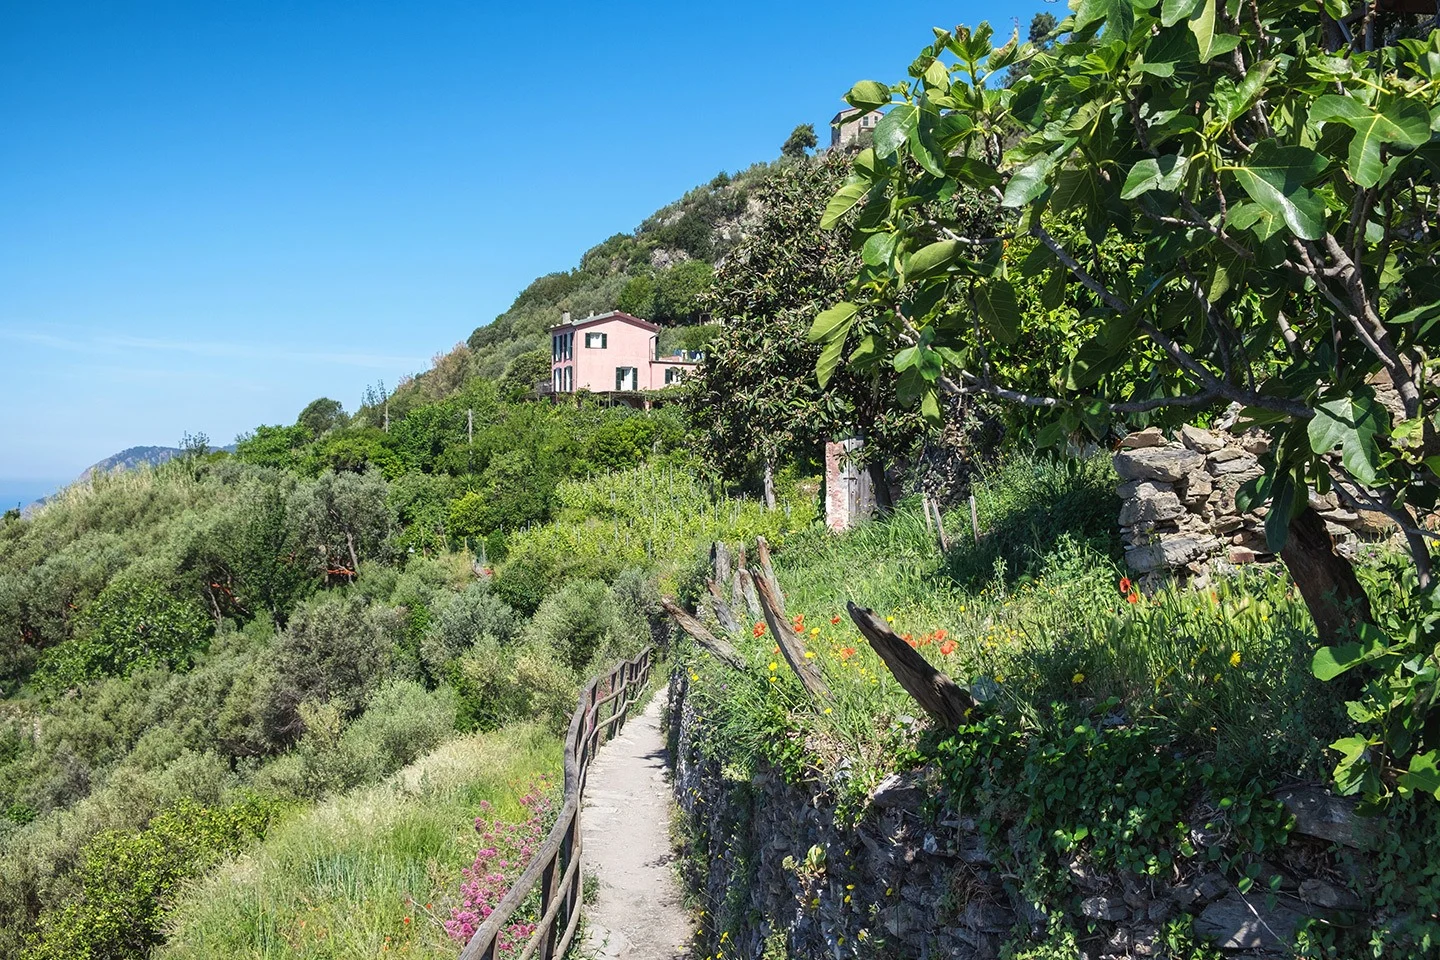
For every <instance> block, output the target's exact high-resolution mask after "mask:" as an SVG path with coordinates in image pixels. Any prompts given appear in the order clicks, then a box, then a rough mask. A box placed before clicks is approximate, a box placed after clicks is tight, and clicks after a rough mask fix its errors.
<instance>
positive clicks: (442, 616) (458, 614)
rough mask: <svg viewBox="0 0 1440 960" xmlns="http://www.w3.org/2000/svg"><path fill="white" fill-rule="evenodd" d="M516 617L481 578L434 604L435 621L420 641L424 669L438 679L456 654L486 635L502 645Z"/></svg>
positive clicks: (516, 624)
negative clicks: (459, 592)
mask: <svg viewBox="0 0 1440 960" xmlns="http://www.w3.org/2000/svg"><path fill="white" fill-rule="evenodd" d="M518 629H519V618H518V617H517V615H516V613H515V611H514V609H513V608H512V607H511V606H510V605H509V604H507V603H506V602H505V601H504V600H501V599H500V598H499V597H497V596H496V595H495V594H494V593H492V592H491V590H490V587H489V585H488V584H487V583H485V582H483V581H477V582H475V583H472V584H471V585H470V586H469V587H467V588H466V589H465V592H464V593H461V594H455V595H451V596H450V597H448V598H446V599H445V600H444V601H443V602H439V603H437V605H436V610H435V615H434V620H433V622H432V623H431V625H430V626H429V628H428V629H427V630H426V632H425V634H424V636H423V638H422V639H421V641H420V657H421V662H422V663H423V664H424V666H425V669H426V671H427V672H428V673H429V675H430V676H431V677H434V678H436V679H438V678H439V677H440V676H441V675H442V674H443V673H444V670H445V666H446V664H448V663H449V662H450V661H451V660H453V659H454V658H455V657H457V656H459V655H460V654H461V653H463V652H465V651H466V650H468V649H469V648H470V647H471V646H472V645H474V644H476V643H478V642H480V641H481V640H482V639H486V638H488V639H489V640H492V641H494V642H495V643H496V644H498V645H500V646H503V645H505V644H508V643H509V642H510V641H511V640H513V639H514V638H515V635H516V632H517V631H518Z"/></svg>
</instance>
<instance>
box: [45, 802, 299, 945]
mask: <svg viewBox="0 0 1440 960" xmlns="http://www.w3.org/2000/svg"><path fill="white" fill-rule="evenodd" d="M275 812H276V808H275V805H274V803H272V802H267V801H265V800H263V799H260V798H258V797H247V798H245V799H242V800H239V801H236V802H235V803H233V804H231V805H229V806H226V807H219V808H212V807H202V806H200V805H199V804H196V803H195V802H193V801H188V800H187V801H181V802H180V803H178V804H176V805H175V806H174V807H173V808H171V809H168V810H166V811H165V812H164V813H161V814H160V815H159V816H157V817H155V819H153V820H151V821H150V824H149V826H147V827H146V828H145V829H144V830H140V831H136V832H124V831H108V832H106V833H102V834H100V835H99V836H97V837H95V838H94V839H93V840H91V841H90V842H89V843H87V844H86V845H85V848H84V849H83V850H82V851H81V853H80V867H79V869H78V871H77V872H78V873H79V884H80V891H81V892H80V897H79V898H77V899H73V900H69V901H67V902H66V903H65V904H64V906H62V907H61V908H59V909H58V910H53V911H48V912H47V913H46V914H45V915H43V916H42V917H41V918H40V924H39V928H40V935H39V936H38V937H37V938H36V939H35V942H34V944H33V946H32V947H31V948H30V949H28V950H27V951H26V952H25V954H24V956H25V960H62V958H63V960H74V958H76V957H86V958H94V960H122V958H131V957H144V956H148V954H149V951H150V950H151V948H153V947H155V946H156V945H158V944H159V943H161V942H163V928H164V922H165V917H166V913H167V912H168V911H169V909H170V908H171V907H172V906H173V902H174V898H175V895H176V893H177V892H178V891H177V888H178V887H179V885H180V883H181V882H182V881H184V880H187V879H189V878H191V877H193V876H196V875H197V874H199V873H200V872H201V871H202V870H204V869H206V868H208V867H210V866H213V865H214V864H215V863H216V862H218V861H219V860H221V859H223V858H224V857H225V856H227V855H229V854H233V853H236V852H238V851H239V850H242V849H244V848H245V847H246V846H247V845H248V844H250V843H251V842H253V841H254V840H256V839H258V838H259V837H260V836H262V835H263V834H264V832H265V828H266V826H267V825H268V824H269V822H270V820H271V819H272V818H273V817H274V815H275Z"/></svg>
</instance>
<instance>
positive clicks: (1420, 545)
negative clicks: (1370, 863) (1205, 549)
mask: <svg viewBox="0 0 1440 960" xmlns="http://www.w3.org/2000/svg"><path fill="white" fill-rule="evenodd" d="M1072 6H1073V8H1074V10H1075V12H1074V14H1073V15H1072V16H1070V17H1068V18H1066V19H1065V20H1064V21H1062V22H1061V23H1059V24H1057V25H1056V26H1055V31H1056V32H1057V33H1059V34H1062V35H1063V36H1062V37H1061V39H1060V42H1057V43H1054V44H1053V45H1050V46H1048V48H1047V44H1048V43H1049V41H1050V40H1051V39H1052V38H1051V37H1049V36H1045V37H1041V38H1038V42H1037V41H1036V40H1034V39H1032V42H1029V43H1025V44H1021V43H1020V41H1019V37H1018V34H1017V36H1015V37H1014V38H1012V39H1011V40H1010V42H1009V43H1007V44H1005V45H1004V46H1002V47H1000V48H999V49H994V48H992V44H991V40H992V32H991V29H990V27H989V26H988V25H986V24H982V25H981V26H980V27H979V28H976V29H974V30H971V29H969V28H965V27H959V28H956V30H955V31H954V32H950V31H936V35H935V39H934V42H933V43H931V44H929V45H928V46H927V47H925V48H924V49H923V50H922V51H921V53H920V55H919V57H918V58H917V59H916V60H915V61H914V62H913V63H912V64H911V65H910V69H909V76H910V79H908V80H906V81H904V82H902V83H899V84H895V85H893V86H887V85H885V84H882V83H878V82H875V81H870V80H866V81H862V82H860V83H858V84H856V85H855V86H854V88H852V90H851V91H850V93H849V95H848V99H849V102H850V103H851V104H852V105H853V106H855V107H858V108H861V109H866V110H869V109H875V108H879V107H889V108H890V109H889V111H888V113H887V114H886V116H885V118H884V119H883V120H882V121H881V122H880V124H879V126H878V127H877V129H876V131H875V144H874V148H873V149H872V150H867V151H865V152H863V153H862V154H860V155H859V156H858V157H857V158H856V160H855V162H854V165H853V172H852V176H851V178H850V180H849V181H848V182H847V183H846V184H845V185H844V186H843V187H841V188H840V189H839V190H838V191H837V192H836V193H835V195H834V197H833V198H832V200H831V202H830V204H829V206H828V207H827V210H826V215H825V222H826V224H827V225H833V224H837V223H840V222H841V221H842V220H844V218H846V217H847V216H848V215H849V214H850V211H851V210H853V209H855V208H857V207H862V205H863V210H862V212H861V213H860V214H859V216H858V219H857V220H856V221H855V227H854V234H855V242H856V243H857V244H863V248H864V250H865V251H867V253H868V255H867V256H866V261H865V266H864V268H863V269H862V270H860V271H858V273H857V274H856V277H855V280H854V283H853V285H852V291H851V293H852V295H851V297H850V298H849V299H845V300H842V301H841V302H840V303H838V304H837V305H835V306H834V307H832V308H831V309H829V310H827V311H825V312H824V313H822V314H821V315H820V316H819V317H818V318H817V319H816V322H815V324H814V326H813V328H812V331H811V335H812V337H813V339H814V340H816V341H817V342H820V343H823V344H824V348H823V350H822V351H821V354H820V356H819V359H818V361H817V371H818V373H819V379H820V381H821V382H822V383H824V382H826V381H828V380H829V379H830V377H832V376H833V375H834V372H835V371H836V369H837V368H838V367H839V365H840V363H841V361H842V358H843V357H845V356H846V354H847V343H848V344H852V345H853V348H852V349H850V350H849V351H848V357H849V359H848V362H847V365H848V366H849V367H852V368H855V369H858V370H860V371H862V372H873V371H876V370H878V369H881V368H882V367H883V368H886V369H887V370H888V369H889V368H893V370H895V371H896V372H898V373H899V374H900V375H901V382H902V385H904V389H903V390H902V394H903V395H907V396H910V397H913V398H914V399H916V400H917V401H918V402H919V404H920V408H921V409H922V411H924V412H925V413H926V414H927V416H929V417H931V418H932V419H939V417H940V415H941V405H940V402H939V397H940V394H941V393H942V392H943V393H950V394H961V395H963V394H984V395H987V396H992V397H996V398H999V399H1001V400H1004V401H1007V402H1010V403H1013V404H1020V405H1024V406H1028V407H1031V408H1035V409H1039V410H1043V411H1046V412H1047V414H1048V415H1049V416H1048V419H1049V420H1050V423H1049V426H1048V429H1047V430H1046V432H1045V435H1046V437H1047V439H1048V440H1049V441H1051V442H1059V441H1061V440H1063V439H1065V438H1066V437H1067V436H1068V435H1070V434H1073V433H1075V432H1076V431H1079V430H1081V429H1085V430H1088V431H1090V432H1091V433H1092V434H1094V436H1095V437H1097V438H1103V437H1104V436H1105V434H1106V432H1107V430H1108V428H1109V427H1110V425H1111V424H1113V423H1115V422H1116V421H1117V420H1122V419H1123V418H1125V417H1130V416H1135V415H1146V416H1147V417H1148V418H1150V419H1153V420H1157V421H1160V422H1164V423H1174V422H1177V421H1179V420H1182V419H1185V418H1192V417H1195V416H1196V415H1197V414H1199V415H1214V414H1218V413H1219V412H1220V411H1221V410H1223V409H1224V408H1225V406H1226V405H1228V404H1232V403H1233V404H1238V405H1239V406H1240V407H1242V408H1243V409H1244V415H1245V417H1246V418H1247V422H1250V423H1253V424H1257V425H1261V426H1264V427H1265V428H1267V430H1268V431H1269V434H1270V436H1271V438H1272V440H1273V446H1272V448H1271V450H1270V452H1269V453H1268V454H1267V455H1266V458H1265V466H1266V474H1265V475H1264V476H1263V477H1262V478H1260V479H1259V480H1258V481H1256V482H1254V483H1252V484H1250V485H1249V487H1248V488H1247V489H1246V490H1245V491H1244V492H1243V494H1244V495H1243V496H1242V497H1241V498H1240V501H1241V503H1242V505H1248V504H1264V505H1266V506H1267V507H1268V510H1269V512H1268V514H1267V521H1266V532H1267V535H1268V539H1269V541H1270V547H1271V549H1272V551H1275V552H1279V551H1280V550H1281V548H1282V547H1284V546H1285V544H1286V543H1287V541H1288V540H1289V539H1290V538H1291V526H1292V524H1294V523H1295V522H1296V521H1297V520H1298V519H1299V518H1300V515H1301V514H1302V513H1304V512H1305V511H1306V510H1307V509H1308V508H1307V504H1308V501H1309V496H1308V494H1309V492H1310V491H1314V492H1317V493H1319V494H1325V493H1327V492H1328V491H1330V490H1332V489H1333V490H1334V491H1335V493H1336V494H1337V496H1338V497H1339V499H1340V501H1341V503H1343V504H1344V505H1345V506H1346V507H1347V508H1350V509H1369V510H1374V511H1377V512H1380V513H1383V514H1385V515H1386V516H1387V517H1389V518H1390V519H1391V520H1392V521H1393V522H1394V523H1395V524H1396V525H1397V527H1398V528H1399V529H1400V530H1401V532H1402V533H1403V534H1404V536H1405V538H1406V541H1407V544H1408V549H1409V553H1410V561H1411V564H1412V565H1413V567H1414V571H1415V578H1416V581H1417V586H1418V587H1419V589H1420V590H1421V591H1422V592H1426V593H1428V591H1430V590H1431V589H1432V575H1431V570H1430V546H1429V544H1428V538H1429V537H1430V534H1429V533H1428V532H1427V531H1426V530H1425V529H1424V517H1425V516H1426V515H1427V514H1430V513H1431V512H1432V511H1433V510H1434V509H1435V507H1436V504H1437V499H1440V460H1437V459H1436V458H1435V453H1436V449H1437V447H1436V444H1437V443H1440V431H1437V429H1436V426H1435V416H1436V413H1437V409H1440V400H1437V398H1436V395H1435V393H1434V391H1433V389H1432V382H1431V381H1432V377H1431V372H1430V371H1431V361H1430V359H1429V358H1430V357H1431V356H1433V355H1434V353H1435V351H1436V348H1437V346H1440V342H1437V339H1436V338H1437V336H1440V334H1437V332H1436V331H1437V329H1440V328H1437V327H1436V326H1435V325H1434V323H1433V318H1434V316H1435V314H1436V311H1437V306H1436V302H1437V299H1440V289H1437V287H1436V285H1435V276H1436V270H1435V267H1436V256H1437V247H1436V243H1437V241H1436V232H1435V230H1434V229H1433V226H1434V215H1433V213H1432V208H1433V206H1434V203H1435V198H1436V196H1437V183H1436V169H1437V168H1436V165H1435V156H1436V154H1435V151H1436V139H1435V134H1434V131H1433V129H1432V128H1433V127H1434V124H1433V122H1432V113H1433V112H1434V111H1435V110H1436V109H1437V108H1440V84H1437V83H1436V77H1437V70H1440V33H1437V32H1431V33H1429V34H1428V35H1421V36H1419V37H1414V38H1412V37H1409V36H1407V35H1406V34H1407V32H1408V31H1407V29H1406V28H1407V27H1408V26H1410V25H1411V24H1409V23H1407V22H1406V21H1404V20H1403V19H1402V20H1387V21H1386V22H1385V23H1383V24H1381V26H1382V27H1383V28H1385V29H1383V30H1382V31H1381V33H1380V34H1379V35H1378V36H1380V37H1382V38H1383V39H1384V40H1385V41H1388V45H1384V44H1377V42H1376V37H1377V34H1376V32H1375V28H1376V24H1375V23H1374V22H1373V21H1372V20H1371V17H1372V16H1374V15H1376V11H1371V12H1370V13H1367V14H1366V15H1365V18H1364V23H1365V29H1364V30H1361V31H1356V32H1354V33H1346V32H1344V30H1343V29H1342V28H1340V27H1337V26H1336V20H1334V19H1332V16H1342V17H1343V16H1344V15H1345V14H1347V13H1348V12H1349V7H1350V5H1349V4H1347V3H1328V2H1327V3H1324V4H1322V3H1320V2H1318V0H1312V2H1308V3H1283V2H1253V3H1248V4H1242V3H1237V2H1231V3H1220V2H1218V0H1165V2H1163V3H1162V2H1160V0H1153V2H1148V0H1137V2H1135V3H1130V2H1120V3H1111V2H1088V0H1087V2H1083V3H1078V4H1074V5H1072ZM1417 22H1424V21H1417ZM1433 25H1434V24H1433V21H1430V22H1428V23H1426V26H1425V29H1426V30H1429V29H1430V28H1431V27H1433ZM1022 63H1023V64H1025V65H1026V66H1027V67H1028V69H1027V70H1026V71H1025V72H1024V74H1023V76H1018V77H1015V78H1014V83H1013V84H1012V85H1009V86H997V85H994V84H992V83H991V75H992V74H994V73H996V72H997V71H1000V70H1004V69H1006V68H1009V67H1011V66H1013V65H1016V64H1022ZM967 192H970V193H973V194H974V195H975V196H977V197H985V198H988V202H990V203H996V202H998V204H999V208H1000V209H999V211H998V212H997V214H996V215H995V216H994V217H989V218H980V219H979V220H977V218H976V217H975V216H974V215H973V213H974V204H968V203H967V204H962V205H961V206H960V207H959V208H955V209H951V206H950V205H951V203H952V202H953V198H956V197H964V196H965V195H966V193H967ZM947 198H949V199H947ZM1037 294H1038V295H1037ZM876 327H878V329H875V328H876ZM1057 333H1058V334H1060V336H1058V337H1057V336H1056V334H1057ZM1387 391H1388V394H1389V396H1388V402H1387V396H1386V393H1387ZM1300 586H1301V589H1302V590H1305V591H1306V596H1307V600H1309V602H1310V603H1311V607H1312V610H1316V609H1317V608H1318V606H1319V605H1320V604H1323V603H1326V602H1329V601H1326V600H1324V599H1323V597H1322V596H1321V594H1323V592H1324V589H1323V587H1322V586H1321V585H1320V584H1314V585H1312V584H1311V583H1310V582H1309V581H1308V580H1302V581H1301V583H1300ZM1431 605H1432V602H1431V601H1428V600H1422V601H1421V604H1420V608H1417V609H1416V610H1414V611H1410V612H1409V615H1407V616H1406V617H1405V618H1403V622H1402V623H1401V624H1400V625H1399V628H1398V629H1386V628H1383V627H1379V628H1377V627H1376V626H1375V625H1373V624H1368V623H1362V625H1361V628H1360V633H1359V636H1357V637H1353V638H1341V639H1346V640H1353V642H1344V643H1335V640H1336V639H1337V638H1336V637H1334V636H1330V635H1328V633H1329V631H1328V630H1322V635H1324V636H1323V638H1324V639H1325V641H1326V642H1327V643H1329V644H1331V645H1330V646H1327V647H1325V648H1324V649H1322V650H1320V651H1319V652H1318V653H1317V655H1316V660H1315V670H1316V672H1317V674H1320V675H1322V676H1325V677H1327V678H1328V677H1334V676H1338V675H1339V674H1341V673H1343V672H1345V671H1348V670H1351V669H1354V668H1360V669H1361V674H1362V676H1361V680H1360V682H1361V683H1368V686H1367V690H1366V694H1365V696H1364V698H1363V699H1361V700H1356V701H1355V702H1354V706H1353V711H1354V713H1355V714H1356V715H1363V716H1365V717H1366V718H1367V719H1366V721H1365V722H1366V723H1367V724H1368V728H1367V729H1366V730H1365V731H1364V732H1363V733H1360V734H1358V735H1357V736H1355V737H1352V738H1347V739H1346V740H1344V741H1343V742H1338V743H1336V744H1335V748H1336V749H1337V750H1338V751H1339V752H1340V754H1341V759H1340V763H1339V765H1338V766H1337V768H1336V774H1337V777H1338V779H1339V782H1340V783H1341V784H1342V785H1343V786H1344V787H1345V788H1346V789H1347V790H1348V791H1352V792H1353V791H1363V792H1364V793H1365V794H1366V795H1367V796H1368V797H1370V798H1371V799H1376V800H1378V799H1382V798H1386V797H1388V796H1390V795H1391V794H1393V793H1397V792H1398V793H1399V794H1401V795H1408V794H1409V793H1411V792H1413V791H1421V792H1424V793H1431V794H1433V795H1435V796H1436V797H1437V798H1440V765H1437V764H1440V719H1437V718H1434V717H1431V716H1430V705H1431V704H1432V703H1434V702H1435V699H1436V692H1437V690H1440V665H1437V661H1436V658H1435V651H1436V644H1437V639H1440V634H1437V632H1436V630H1435V629H1434V624H1435V623H1436V619H1435V618H1434V617H1433V616H1432V615H1430V613H1429V612H1428V610H1429V607H1430V606H1431ZM1421 608H1423V609H1421ZM1324 619H1325V618H1323V617H1322V616H1321V615H1320V614H1319V613H1318V612H1317V614H1316V620H1317V622H1319V621H1322V620H1324ZM1356 619H1357V620H1360V621H1364V620H1365V619H1366V618H1365V617H1363V616H1357V617H1356Z"/></svg>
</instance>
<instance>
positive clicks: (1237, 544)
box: [1115, 426, 1389, 584]
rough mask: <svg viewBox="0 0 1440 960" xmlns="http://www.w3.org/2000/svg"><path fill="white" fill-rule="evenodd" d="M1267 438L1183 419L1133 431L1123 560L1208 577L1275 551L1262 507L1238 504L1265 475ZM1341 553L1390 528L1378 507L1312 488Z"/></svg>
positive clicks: (1122, 461)
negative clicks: (1173, 432) (1173, 428)
mask: <svg viewBox="0 0 1440 960" xmlns="http://www.w3.org/2000/svg"><path fill="white" fill-rule="evenodd" d="M1269 444H1270V441H1269V440H1268V439H1267V438H1266V437H1265V435H1264V434H1263V433H1261V432H1259V431H1254V430H1252V431H1249V432H1247V433H1243V434H1238V435H1237V434H1234V433H1230V432H1228V431H1224V430H1202V429H1200V428H1198V427H1191V426H1185V427H1181V428H1180V431H1179V433H1178V436H1177V438H1176V439H1173V440H1171V439H1167V438H1166V437H1165V435H1164V434H1163V433H1162V432H1161V431H1160V430H1159V428H1157V427H1150V428H1148V429H1145V430H1141V431H1139V432H1137V433H1132V434H1130V436H1128V437H1126V438H1125V439H1124V440H1123V441H1121V444H1120V451H1119V452H1118V453H1116V454H1115V472H1116V473H1117V474H1119V476H1120V486H1119V489H1118V490H1117V493H1118V494H1119V496H1120V499H1121V501H1122V503H1121V507H1120V532H1121V537H1122V539H1123V540H1124V543H1125V562H1126V564H1127V565H1128V566H1129V568H1130V569H1131V570H1132V571H1134V572H1135V573H1137V574H1140V575H1142V577H1145V576H1151V575H1163V574H1169V573H1178V574H1181V575H1183V576H1187V577H1191V578H1199V583H1200V584H1203V583H1204V578H1205V577H1207V576H1208V575H1209V574H1210V573H1211V572H1212V571H1216V570H1224V569H1226V568H1230V567H1235V566H1239V565H1241V564H1247V563H1256V562H1262V563H1263V562H1269V561H1273V560H1274V559H1275V557H1274V555H1273V554H1271V553H1270V548H1269V546H1268V545H1267V543H1266V539H1265V514H1266V511H1265V508H1263V507H1261V508H1258V509H1256V510H1255V511H1253V512H1250V513H1242V512H1240V511H1239V510H1238V509H1237V508H1236V505H1235V494H1236V492H1237V491H1238V490H1239V489H1240V487H1241V485H1243V484H1244V483H1245V482H1246V481H1248V480H1251V479H1253V478H1254V477H1258V476H1260V474H1261V473H1262V469H1261V466H1260V457H1261V455H1263V454H1264V453H1265V452H1266V450H1268V449H1269ZM1310 506H1311V507H1312V508H1314V509H1315V510H1316V511H1318V512H1319V513H1320V515H1321V516H1322V517H1324V519H1325V525H1326V527H1327V528H1328V529H1329V531H1330V533H1331V534H1332V535H1333V536H1334V537H1335V539H1336V546H1337V549H1339V550H1340V551H1341V552H1342V553H1345V552H1350V551H1353V550H1354V549H1355V547H1356V546H1357V545H1358V543H1360V542H1361V541H1363V540H1376V539H1382V538H1383V537H1385V536H1387V535H1388V529H1389V528H1388V524H1389V521H1388V520H1386V519H1385V517H1383V516H1382V515H1380V514H1366V513H1355V512H1351V511H1349V510H1345V509H1342V508H1341V506H1340V503H1339V501H1338V500H1336V498H1335V495H1334V494H1333V493H1331V494H1327V495H1326V496H1324V497H1317V496H1315V495H1313V494H1312V495H1311V500H1310Z"/></svg>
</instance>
